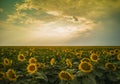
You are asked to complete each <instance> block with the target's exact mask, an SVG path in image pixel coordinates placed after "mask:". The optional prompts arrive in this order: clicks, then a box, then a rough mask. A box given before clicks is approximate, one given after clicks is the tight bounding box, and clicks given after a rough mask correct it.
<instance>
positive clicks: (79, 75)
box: [75, 71, 85, 77]
mask: <svg viewBox="0 0 120 84" xmlns="http://www.w3.org/2000/svg"><path fill="white" fill-rule="evenodd" d="M75 76H76V77H82V76H85V74H84V73H83V72H81V71H77V73H76V74H75Z"/></svg>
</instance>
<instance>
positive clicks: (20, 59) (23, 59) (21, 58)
mask: <svg viewBox="0 0 120 84" xmlns="http://www.w3.org/2000/svg"><path fill="white" fill-rule="evenodd" d="M18 60H19V61H21V62H23V61H25V56H24V55H23V54H19V55H18Z"/></svg>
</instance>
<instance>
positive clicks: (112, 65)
mask: <svg viewBox="0 0 120 84" xmlns="http://www.w3.org/2000/svg"><path fill="white" fill-rule="evenodd" d="M105 68H106V69H108V70H112V71H115V70H116V66H115V65H114V64H113V63H110V62H107V63H106V64H105Z"/></svg>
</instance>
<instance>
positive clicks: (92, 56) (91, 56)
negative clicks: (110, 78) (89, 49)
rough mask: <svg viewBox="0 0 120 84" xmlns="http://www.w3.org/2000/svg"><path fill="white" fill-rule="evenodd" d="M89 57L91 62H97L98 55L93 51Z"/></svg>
mask: <svg viewBox="0 0 120 84" xmlns="http://www.w3.org/2000/svg"><path fill="white" fill-rule="evenodd" d="M90 59H91V61H93V62H98V60H99V56H98V55H97V54H95V53H93V54H91V55H90Z"/></svg>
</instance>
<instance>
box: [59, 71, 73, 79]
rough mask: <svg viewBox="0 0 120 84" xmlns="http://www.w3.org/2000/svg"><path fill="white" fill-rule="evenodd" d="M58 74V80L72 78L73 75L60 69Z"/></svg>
mask: <svg viewBox="0 0 120 84" xmlns="http://www.w3.org/2000/svg"><path fill="white" fill-rule="evenodd" d="M58 76H59V78H60V80H74V76H73V75H72V74H71V73H69V72H67V71H61V72H60V73H59V74H58Z"/></svg>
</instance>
